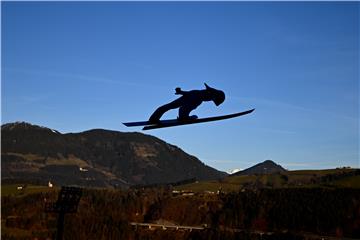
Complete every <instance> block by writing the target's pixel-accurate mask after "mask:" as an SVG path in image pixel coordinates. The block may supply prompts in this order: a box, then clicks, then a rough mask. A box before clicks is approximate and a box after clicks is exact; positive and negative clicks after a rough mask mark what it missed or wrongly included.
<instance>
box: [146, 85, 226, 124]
mask: <svg viewBox="0 0 360 240" xmlns="http://www.w3.org/2000/svg"><path fill="white" fill-rule="evenodd" d="M205 87H206V88H205V89H204V90H192V91H183V90H181V88H179V87H178V88H176V89H175V94H176V95H182V96H181V97H179V98H178V99H176V100H174V101H172V102H171V103H168V104H165V105H163V106H161V107H159V108H158V109H156V111H155V112H154V113H153V114H152V115H151V116H150V118H149V122H150V123H153V124H156V123H158V122H159V121H160V118H161V116H162V115H163V114H164V113H165V112H167V111H169V110H171V109H176V108H179V116H178V120H179V121H183V120H190V119H197V116H196V115H193V116H191V117H190V116H189V115H190V112H191V111H192V110H194V109H196V108H197V107H198V106H199V105H200V104H201V103H202V102H208V101H213V102H214V103H215V105H216V106H219V105H220V104H221V103H223V102H224V100H225V94H224V92H223V91H220V90H217V89H215V88H211V87H209V86H208V85H207V84H206V83H205Z"/></svg>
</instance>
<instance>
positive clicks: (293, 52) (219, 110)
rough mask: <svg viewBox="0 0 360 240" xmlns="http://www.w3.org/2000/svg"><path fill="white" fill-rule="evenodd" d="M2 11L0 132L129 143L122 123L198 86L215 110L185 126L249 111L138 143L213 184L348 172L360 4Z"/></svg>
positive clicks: (355, 141)
mask: <svg viewBox="0 0 360 240" xmlns="http://www.w3.org/2000/svg"><path fill="white" fill-rule="evenodd" d="M1 6H2V9H1V20H2V30H1V31H2V32H1V36H2V38H1V41H2V45H1V47H2V56H1V57H2V59H1V60H2V63H1V67H2V72H1V79H2V80H1V82H2V84H1V94H2V97H1V102H2V123H7V122H13V121H27V122H30V123H33V124H38V125H43V126H47V127H50V128H54V129H57V130H59V131H61V132H63V133H67V132H80V131H85V130H88V129H92V128H103V129H112V130H118V131H141V128H126V127H125V126H123V125H122V124H121V122H128V121H141V120H146V119H147V118H148V117H149V116H150V114H151V113H152V112H153V111H154V110H155V109H156V108H157V107H158V106H160V105H162V104H165V103H167V102H169V101H172V100H174V99H175V98H176V96H175V95H174V89H175V87H182V88H183V89H185V90H188V89H202V88H203V83H204V82H206V83H208V84H209V85H210V86H213V87H215V88H218V89H222V90H223V91H224V92H225V94H226V100H225V102H224V103H223V104H222V105H220V106H219V107H216V106H215V105H214V104H213V103H210V102H208V103H204V104H203V105H201V106H200V107H199V108H198V109H196V110H195V111H194V112H193V113H194V114H197V115H198V116H200V117H207V116H214V115H222V114H229V113H234V112H239V111H244V110H247V109H251V108H256V110H255V112H254V113H252V114H251V115H247V116H244V117H241V118H237V119H232V120H226V121H222V122H213V123H206V124H198V125H190V126H183V127H176V128H168V129H161V130H153V131H147V132H144V133H146V134H151V135H154V136H156V137H159V138H161V139H163V140H165V141H167V142H169V143H171V144H174V145H177V146H179V147H180V148H182V149H183V150H184V151H186V152H188V153H189V154H192V155H195V156H197V157H198V158H199V159H201V160H202V161H203V162H204V163H206V164H207V165H210V166H212V167H215V168H217V169H219V170H224V171H227V170H229V169H234V168H242V169H243V168H246V167H249V166H252V165H254V164H256V163H258V162H261V161H264V160H266V159H272V160H274V161H275V162H277V163H280V164H281V165H283V166H284V167H285V168H288V169H310V168H312V169H313V168H316V169H318V168H334V167H339V166H352V167H357V168H359V167H360V163H359V3H358V2H352V3H342V2H327V3H325V2H320V3H319V2H306V3H301V2H266V3H264V2H226V3H221V2H155V3H154V2H153V3H152V2H107V3H101V2H90V3H89V2H88V3H85V2H53V3H51V2H50V3H49V2H48V3H46V2H37V3H30V2H2V3H1ZM176 116H177V112H176V111H175V110H173V111H170V112H168V113H166V114H165V115H164V118H174V117H176Z"/></svg>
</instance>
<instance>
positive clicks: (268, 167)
mask: <svg viewBox="0 0 360 240" xmlns="http://www.w3.org/2000/svg"><path fill="white" fill-rule="evenodd" d="M285 171H286V170H285V169H284V168H283V167H282V166H280V165H278V164H276V163H274V162H273V161H271V160H266V161H264V162H262V163H258V164H256V165H254V166H252V167H250V168H247V169H245V170H243V171H239V172H236V173H234V174H233V175H234V176H239V175H254V174H272V173H281V172H285Z"/></svg>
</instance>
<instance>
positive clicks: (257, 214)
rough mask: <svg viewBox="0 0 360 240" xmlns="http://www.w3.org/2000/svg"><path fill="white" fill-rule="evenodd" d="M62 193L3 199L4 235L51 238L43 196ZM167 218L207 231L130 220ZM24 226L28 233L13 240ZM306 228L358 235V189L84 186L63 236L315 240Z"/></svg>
mask: <svg viewBox="0 0 360 240" xmlns="http://www.w3.org/2000/svg"><path fill="white" fill-rule="evenodd" d="M56 198H57V193H47V194H44V193H42V194H33V195H28V196H25V197H21V198H19V197H2V199H1V201H2V216H1V217H2V221H3V222H4V223H5V228H3V229H2V239H34V238H35V237H37V238H38V239H53V236H54V233H55V230H56V217H57V215H56V214H50V213H45V212H44V201H55V200H56ZM161 220H162V221H167V222H170V223H173V224H178V225H190V226H205V230H203V231H192V232H189V231H176V230H166V231H164V230H161V229H159V230H147V229H144V228H139V229H137V230H135V228H134V227H132V226H131V225H130V224H129V222H157V221H161ZM18 230H23V231H25V230H26V231H27V234H28V235H26V234H23V235H22V236H19V235H17V237H15V238H12V237H11V236H15V235H16V231H18ZM254 232H264V233H266V232H273V234H270V235H266V234H265V235H261V234H260V233H258V234H254ZM303 232H308V233H312V234H315V235H325V236H326V235H327V236H337V237H349V238H360V191H359V190H356V189H324V188H317V189H316V188H315V189H304V188H301V189H296V188H291V189H261V190H257V191H250V190H247V191H243V192H238V193H228V194H220V195H215V194H198V195H193V196H176V197H174V196H172V194H171V191H169V190H166V189H163V188H160V189H144V190H128V191H115V190H84V192H83V197H82V199H81V201H80V204H79V208H78V213H76V214H68V215H66V217H65V232H64V238H65V239H130V240H132V239H155V240H156V239H169V238H171V239H174V240H176V239H249V240H250V239H251V240H253V239H260V238H259V236H260V235H261V237H262V239H311V238H309V237H306V238H305V237H304V236H305V235H302V233H303Z"/></svg>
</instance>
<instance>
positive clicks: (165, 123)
mask: <svg viewBox="0 0 360 240" xmlns="http://www.w3.org/2000/svg"><path fill="white" fill-rule="evenodd" d="M254 110H255V109H251V110H248V111H244V112H239V113H233V114H228V115H222V116H216V117H207V118H197V119H188V120H179V119H169V120H160V121H159V122H158V123H151V122H149V121H141V122H126V123H123V124H124V125H125V126H127V127H139V126H144V128H143V130H150V129H157V128H166V127H175V126H180V125H188V124H195V123H204V122H212V121H219V120H224V119H229V118H235V117H239V116H243V115H246V114H249V113H252V112H253V111H254Z"/></svg>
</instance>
